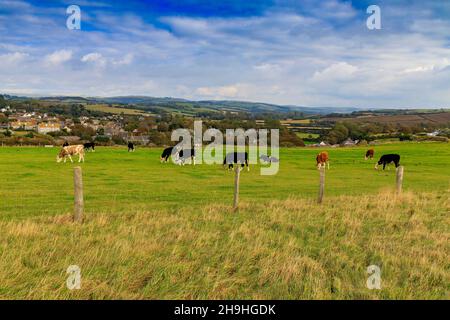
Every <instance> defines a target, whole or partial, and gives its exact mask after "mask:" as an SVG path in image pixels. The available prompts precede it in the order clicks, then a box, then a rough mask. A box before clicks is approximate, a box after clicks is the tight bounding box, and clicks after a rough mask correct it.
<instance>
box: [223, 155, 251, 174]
mask: <svg viewBox="0 0 450 320" xmlns="http://www.w3.org/2000/svg"><path fill="white" fill-rule="evenodd" d="M235 163H236V164H240V165H241V167H242V168H244V165H245V166H247V171H250V167H249V165H248V153H247V152H230V153H228V154H227V155H226V156H225V159H223V165H224V166H225V165H228V170H230V169H233V164H235Z"/></svg>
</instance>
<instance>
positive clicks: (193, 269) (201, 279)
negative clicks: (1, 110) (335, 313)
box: [0, 191, 450, 299]
mask: <svg viewBox="0 0 450 320" xmlns="http://www.w3.org/2000/svg"><path fill="white" fill-rule="evenodd" d="M448 199H449V192H445V193H442V194H440V193H404V194H403V195H402V196H398V197H397V196H395V195H393V192H391V191H386V192H384V193H381V194H376V195H368V196H364V197H347V196H342V197H335V198H327V199H326V200H325V201H324V203H323V204H322V205H318V204H316V203H315V202H314V201H310V200H305V199H297V198H289V199H288V200H284V201H271V202H267V203H250V202H247V203H243V204H242V205H241V208H240V211H239V212H238V213H231V208H230V207H227V206H217V205H211V206H207V207H204V208H202V209H201V210H196V211H194V209H190V208H184V209H183V210H181V211H175V210H164V211H159V210H155V211H151V212H117V213H114V214H106V213H95V212H87V213H86V220H85V222H84V224H82V225H77V224H74V223H72V221H71V215H70V214H69V213H68V214H66V215H62V216H57V217H43V218H35V219H28V220H22V221H9V222H0V230H1V231H2V232H0V297H1V298H3V299H13V298H20V299H113V298H119V299H415V298H418V299H447V298H449V291H448V289H449V285H450V264H449V259H448V257H449V254H450V241H449V240H450V239H449V237H450V232H449V222H450V221H449V213H450V206H449V201H448ZM74 264H75V265H78V266H80V268H81V271H82V282H81V289H80V290H73V291H71V290H68V289H67V287H66V278H67V274H66V269H67V267H68V266H69V265H74ZM372 264H375V265H378V266H380V268H381V272H382V274H381V279H382V288H381V290H369V289H368V288H367V287H366V279H367V277H368V274H367V273H366V269H367V267H368V266H369V265H372Z"/></svg>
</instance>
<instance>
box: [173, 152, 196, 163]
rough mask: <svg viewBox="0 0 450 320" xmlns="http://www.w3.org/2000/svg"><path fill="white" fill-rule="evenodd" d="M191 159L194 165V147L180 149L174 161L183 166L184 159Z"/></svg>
mask: <svg viewBox="0 0 450 320" xmlns="http://www.w3.org/2000/svg"><path fill="white" fill-rule="evenodd" d="M188 159H191V164H193V165H194V166H195V149H181V150H180V151H179V152H178V154H177V159H176V162H177V163H178V164H179V165H180V166H181V165H183V166H184V163H185V162H186V160H188Z"/></svg>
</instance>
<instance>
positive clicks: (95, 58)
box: [81, 52, 106, 67]
mask: <svg viewBox="0 0 450 320" xmlns="http://www.w3.org/2000/svg"><path fill="white" fill-rule="evenodd" d="M81 61H82V62H91V63H94V64H95V65H97V66H100V67H103V66H105V65H106V59H105V58H104V57H103V56H102V54H100V53H98V52H91V53H88V54H86V55H84V56H83V57H82V58H81Z"/></svg>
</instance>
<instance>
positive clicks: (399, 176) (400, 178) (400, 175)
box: [397, 166, 403, 194]
mask: <svg viewBox="0 0 450 320" xmlns="http://www.w3.org/2000/svg"><path fill="white" fill-rule="evenodd" d="M402 186H403V166H399V167H398V168H397V194H400V193H402Z"/></svg>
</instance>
